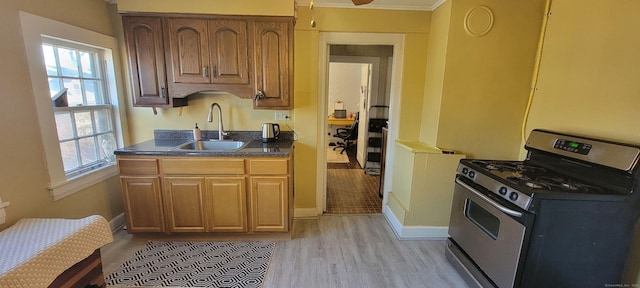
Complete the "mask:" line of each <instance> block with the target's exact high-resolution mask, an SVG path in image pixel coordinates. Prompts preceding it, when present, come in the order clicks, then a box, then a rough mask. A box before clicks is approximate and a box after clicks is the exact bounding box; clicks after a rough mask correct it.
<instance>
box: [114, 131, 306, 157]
mask: <svg viewBox="0 0 640 288" xmlns="http://www.w3.org/2000/svg"><path fill="white" fill-rule="evenodd" d="M158 131H160V133H162V132H164V130H157V131H155V139H153V140H148V141H145V142H142V143H138V144H134V145H131V146H127V147H123V148H120V149H118V150H116V151H115V152H114V154H116V155H149V156H151V155H153V156H183V157H289V155H290V153H292V152H293V141H292V140H291V138H289V137H281V139H280V140H278V141H276V142H269V143H262V139H261V138H256V137H255V134H251V135H248V136H253V137H252V138H253V139H247V137H232V139H234V140H235V139H237V140H242V141H245V142H249V144H248V145H246V146H245V147H243V148H242V149H240V150H235V151H188V150H178V149H177V147H178V146H181V145H182V144H186V143H190V142H193V136H191V135H192V134H191V131H188V133H184V132H183V131H179V132H181V133H175V131H172V133H174V134H173V135H178V134H180V135H179V136H177V137H175V138H171V137H166V135H168V134H165V135H161V134H159V133H158ZM259 135H261V134H259ZM203 136H204V134H203ZM243 136H247V135H243ZM189 137H190V138H189Z"/></svg>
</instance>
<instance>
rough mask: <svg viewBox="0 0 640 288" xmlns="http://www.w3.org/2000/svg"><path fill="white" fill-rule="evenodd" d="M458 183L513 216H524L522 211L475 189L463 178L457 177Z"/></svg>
mask: <svg viewBox="0 0 640 288" xmlns="http://www.w3.org/2000/svg"><path fill="white" fill-rule="evenodd" d="M456 183H457V184H460V185H462V187H464V188H467V190H469V191H471V192H473V194H475V195H476V196H478V197H480V198H481V199H482V200H484V201H487V203H489V204H491V206H493V207H495V208H496V209H498V210H500V211H502V212H504V213H506V214H509V215H511V216H514V217H522V213H520V212H518V211H515V210H512V209H509V208H507V207H504V206H502V205H500V204H499V203H498V202H496V201H493V200H492V199H491V198H489V197H487V196H485V195H484V194H482V193H480V191H478V190H476V189H474V188H473V187H471V186H469V185H468V184H467V183H464V182H462V180H460V179H458V178H456Z"/></svg>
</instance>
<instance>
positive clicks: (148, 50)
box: [122, 16, 170, 106]
mask: <svg viewBox="0 0 640 288" xmlns="http://www.w3.org/2000/svg"><path fill="white" fill-rule="evenodd" d="M122 22H123V27H124V36H125V42H126V47H127V53H128V54H129V70H130V71H131V83H132V86H133V103H134V106H167V105H169V104H170V98H169V97H168V95H167V81H166V73H165V60H164V45H163V39H162V24H161V19H160V18H159V17H127V16H124V17H122Z"/></svg>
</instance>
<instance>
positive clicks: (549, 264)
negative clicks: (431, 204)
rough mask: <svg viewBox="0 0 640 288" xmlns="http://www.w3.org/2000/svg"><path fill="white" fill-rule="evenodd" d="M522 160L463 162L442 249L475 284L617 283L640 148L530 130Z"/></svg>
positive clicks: (637, 200)
mask: <svg viewBox="0 0 640 288" xmlns="http://www.w3.org/2000/svg"><path fill="white" fill-rule="evenodd" d="M525 148H526V149H527V151H528V153H527V158H526V160H524V161H496V160H473V159H463V160H461V161H460V164H459V165H458V169H457V172H458V174H457V176H456V179H455V191H454V197H453V206H452V211H451V220H450V224H449V236H450V238H449V239H448V241H447V250H446V255H447V258H448V259H449V261H450V262H451V263H452V264H453V265H454V266H455V267H456V269H458V271H460V272H461V275H463V277H465V278H466V279H467V282H468V283H469V284H470V285H471V286H475V287H500V288H504V287H563V288H564V287H606V285H619V284H621V282H622V274H623V270H624V267H625V264H626V262H627V255H628V254H629V249H630V246H631V243H632V241H633V239H632V238H633V234H634V233H633V231H634V227H635V225H636V223H637V222H638V217H639V215H640V167H639V165H638V163H639V160H640V146H636V145H628V144H622V143H615V142H611V141H605V140H598V139H593V138H589V137H582V136H576V135H568V134H562V133H556V132H551V131H545V130H534V131H532V132H531V134H530V135H529V138H528V139H527V143H526V144H525Z"/></svg>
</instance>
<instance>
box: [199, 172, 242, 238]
mask: <svg viewBox="0 0 640 288" xmlns="http://www.w3.org/2000/svg"><path fill="white" fill-rule="evenodd" d="M206 183H207V184H206V186H207V188H206V192H205V203H206V204H205V207H207V209H206V210H205V211H206V212H207V213H208V214H207V217H206V218H207V221H208V222H207V230H208V231H211V232H246V231H247V230H248V229H247V189H246V178H245V177H208V178H207V179H206Z"/></svg>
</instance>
